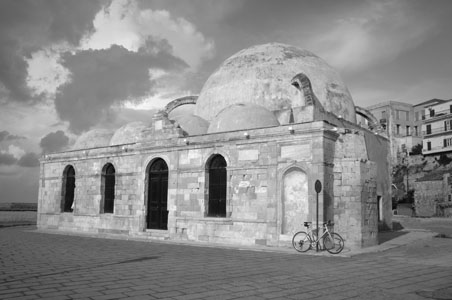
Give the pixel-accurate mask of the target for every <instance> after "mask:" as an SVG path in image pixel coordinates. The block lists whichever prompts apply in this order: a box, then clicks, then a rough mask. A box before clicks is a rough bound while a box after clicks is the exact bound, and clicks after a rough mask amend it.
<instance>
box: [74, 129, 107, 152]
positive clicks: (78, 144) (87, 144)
mask: <svg viewBox="0 0 452 300" xmlns="http://www.w3.org/2000/svg"><path fill="white" fill-rule="evenodd" d="M112 135H113V132H111V131H110V130H108V129H92V130H90V131H87V132H85V133H83V134H82V135H80V136H79V137H78V139H77V140H76V141H75V144H74V146H73V147H72V149H74V150H76V149H77V150H78V149H89V148H96V147H105V146H108V145H109V144H110V139H111V136H112Z"/></svg>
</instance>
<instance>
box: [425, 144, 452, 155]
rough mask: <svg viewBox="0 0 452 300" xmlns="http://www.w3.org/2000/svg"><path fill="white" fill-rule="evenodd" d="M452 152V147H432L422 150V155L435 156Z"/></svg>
mask: <svg viewBox="0 0 452 300" xmlns="http://www.w3.org/2000/svg"><path fill="white" fill-rule="evenodd" d="M450 151H452V146H447V147H444V146H436V147H432V148H430V149H422V154H424V155H426V154H434V153H441V152H450Z"/></svg>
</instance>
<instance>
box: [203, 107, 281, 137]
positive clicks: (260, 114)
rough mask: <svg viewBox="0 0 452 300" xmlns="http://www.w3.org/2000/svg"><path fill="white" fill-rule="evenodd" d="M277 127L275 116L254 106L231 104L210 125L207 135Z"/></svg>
mask: <svg viewBox="0 0 452 300" xmlns="http://www.w3.org/2000/svg"><path fill="white" fill-rule="evenodd" d="M272 126H279V122H278V120H277V119H276V117H275V115H274V114H273V113H272V112H271V111H269V110H268V109H266V108H265V107H262V106H259V105H255V104H248V103H247V104H243V103H238V104H233V105H231V106H229V107H226V108H225V109H223V110H222V111H221V112H220V113H218V115H217V116H216V117H215V118H214V120H213V121H212V123H210V126H209V129H208V130H207V132H208V133H216V132H225V131H235V130H246V129H253V128H263V127H272Z"/></svg>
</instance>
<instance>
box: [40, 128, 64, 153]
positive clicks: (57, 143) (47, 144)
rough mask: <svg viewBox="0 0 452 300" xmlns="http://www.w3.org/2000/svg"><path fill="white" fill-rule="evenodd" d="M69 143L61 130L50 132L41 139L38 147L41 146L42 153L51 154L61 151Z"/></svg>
mask: <svg viewBox="0 0 452 300" xmlns="http://www.w3.org/2000/svg"><path fill="white" fill-rule="evenodd" d="M68 143H69V137H67V136H66V134H65V133H64V132H63V131H62V130H58V131H56V132H51V133H49V134H47V135H46V136H45V137H43V138H42V139H41V142H40V143H39V146H41V149H42V152H43V153H52V152H58V151H60V150H63V149H64V148H65V147H66V146H67V145H68Z"/></svg>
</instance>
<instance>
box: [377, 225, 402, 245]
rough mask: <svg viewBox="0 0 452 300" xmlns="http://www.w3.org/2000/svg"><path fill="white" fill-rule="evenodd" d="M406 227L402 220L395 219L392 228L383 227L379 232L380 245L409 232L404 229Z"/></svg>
mask: <svg viewBox="0 0 452 300" xmlns="http://www.w3.org/2000/svg"><path fill="white" fill-rule="evenodd" d="M402 229H404V227H403V226H402V224H400V222H396V221H393V222H392V230H390V229H382V230H381V231H380V230H379V232H378V245H381V244H383V243H386V242H388V241H390V240H393V239H395V238H398V237H400V236H402V235H405V234H407V233H408V231H402Z"/></svg>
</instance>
